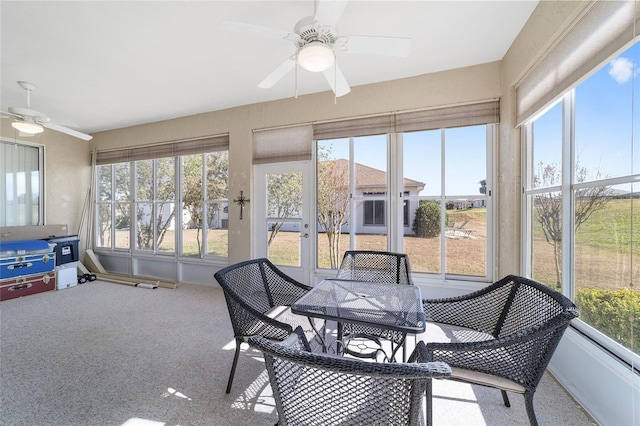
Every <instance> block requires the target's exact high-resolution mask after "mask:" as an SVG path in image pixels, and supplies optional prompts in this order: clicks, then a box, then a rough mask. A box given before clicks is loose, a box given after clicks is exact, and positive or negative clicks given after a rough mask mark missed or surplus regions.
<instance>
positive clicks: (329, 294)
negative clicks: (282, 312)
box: [291, 279, 425, 339]
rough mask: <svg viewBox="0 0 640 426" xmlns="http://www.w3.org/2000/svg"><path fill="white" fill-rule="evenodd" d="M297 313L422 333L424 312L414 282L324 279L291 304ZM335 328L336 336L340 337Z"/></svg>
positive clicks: (342, 321)
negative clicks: (409, 283) (410, 283)
mask: <svg viewBox="0 0 640 426" xmlns="http://www.w3.org/2000/svg"><path fill="white" fill-rule="evenodd" d="M291 311H292V312H293V313H296V314H298V315H305V316H307V317H316V318H322V319H325V320H333V321H336V322H338V325H339V330H341V328H342V327H341V326H340V325H341V324H342V323H352V324H360V325H365V326H375V327H377V328H382V329H387V330H394V331H399V332H401V333H404V334H405V335H406V334H407V333H422V332H424V330H425V315H424V309H423V307H422V297H421V293H420V288H419V287H417V286H414V285H398V284H382V283H374V282H368V281H367V282H365V281H350V280H340V279H325V280H323V281H321V282H320V283H318V284H317V285H316V286H315V287H313V288H312V289H311V290H309V292H308V293H307V294H305V295H304V296H302V297H301V298H300V299H298V301H297V302H295V303H294V304H293V305H291ZM341 337H342V336H341V333H340V332H339V335H338V339H341Z"/></svg>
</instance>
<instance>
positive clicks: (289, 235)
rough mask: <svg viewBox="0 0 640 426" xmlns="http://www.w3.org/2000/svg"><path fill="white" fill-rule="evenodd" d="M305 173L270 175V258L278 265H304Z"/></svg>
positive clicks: (268, 243) (268, 228)
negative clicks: (301, 252)
mask: <svg viewBox="0 0 640 426" xmlns="http://www.w3.org/2000/svg"><path fill="white" fill-rule="evenodd" d="M301 221H302V173H299V172H288V173H268V174H267V233H268V235H267V246H268V258H269V260H271V261H272V262H273V263H274V264H276V265H287V266H300V265H301V259H300V249H301V248H300V244H301V241H300V224H301Z"/></svg>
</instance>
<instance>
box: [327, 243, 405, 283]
mask: <svg viewBox="0 0 640 426" xmlns="http://www.w3.org/2000/svg"><path fill="white" fill-rule="evenodd" d="M336 278H340V279H345V280H357V281H372V282H380V283H382V282H385V283H396V284H413V281H412V279H411V266H410V264H409V257H408V256H407V255H406V254H404V253H392V252H384V251H369V250H348V251H346V252H345V253H344V257H343V258H342V263H341V264H340V269H338V274H337V277H336Z"/></svg>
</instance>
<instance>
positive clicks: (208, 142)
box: [96, 135, 229, 165]
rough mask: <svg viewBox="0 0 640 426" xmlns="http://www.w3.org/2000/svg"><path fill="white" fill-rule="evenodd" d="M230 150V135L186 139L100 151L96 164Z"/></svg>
mask: <svg viewBox="0 0 640 426" xmlns="http://www.w3.org/2000/svg"><path fill="white" fill-rule="evenodd" d="M228 149H229V135H220V136H209V137H205V138H197V139H186V140H180V141H173V142H164V143H158V144H153V145H140V146H134V147H128V148H122V149H113V150H105V151H98V152H97V154H96V164H97V165H101V164H114V163H124V162H129V161H139V160H151V159H154V158H166V157H177V156H181V155H191V154H202V153H205V152H214V151H226V150H228Z"/></svg>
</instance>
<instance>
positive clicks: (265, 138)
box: [253, 124, 313, 164]
mask: <svg viewBox="0 0 640 426" xmlns="http://www.w3.org/2000/svg"><path fill="white" fill-rule="evenodd" d="M312 137H313V130H312V127H311V125H310V124H304V125H300V126H291V127H279V128H275V129H266V130H255V131H254V132H253V164H263V163H278V162H285V161H302V160H311V146H312V142H313V140H312Z"/></svg>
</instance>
